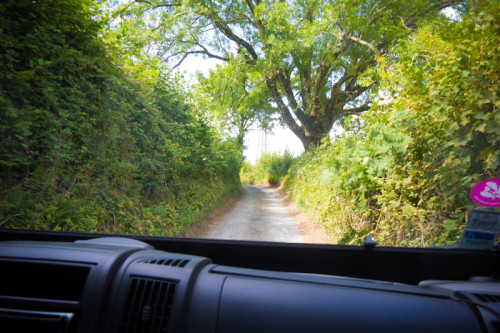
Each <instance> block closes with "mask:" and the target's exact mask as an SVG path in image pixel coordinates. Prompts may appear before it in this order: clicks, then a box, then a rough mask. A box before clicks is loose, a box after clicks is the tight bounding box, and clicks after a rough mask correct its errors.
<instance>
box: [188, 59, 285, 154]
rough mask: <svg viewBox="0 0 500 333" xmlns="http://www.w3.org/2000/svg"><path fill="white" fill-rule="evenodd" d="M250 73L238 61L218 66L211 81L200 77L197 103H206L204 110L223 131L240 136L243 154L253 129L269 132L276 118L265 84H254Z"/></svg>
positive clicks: (211, 76) (209, 78)
mask: <svg viewBox="0 0 500 333" xmlns="http://www.w3.org/2000/svg"><path fill="white" fill-rule="evenodd" d="M249 74H250V73H249V72H248V71H241V66H238V62H236V61H234V62H231V63H228V64H226V65H225V66H220V65H218V66H217V69H216V70H215V71H210V74H209V77H208V78H203V77H202V76H200V77H198V81H199V84H198V85H197V93H198V94H197V99H198V102H199V100H203V101H204V103H203V104H204V105H203V109H204V110H209V112H210V113H211V114H212V115H213V116H214V118H215V119H217V121H219V122H220V123H221V124H222V126H223V127H226V128H228V129H229V130H230V131H235V132H236V141H237V143H238V145H239V147H240V149H241V150H243V149H244V146H243V142H244V137H245V134H246V133H247V131H248V130H249V129H250V127H251V126H253V125H258V126H259V127H260V128H263V129H269V128H270V127H271V126H272V125H271V123H272V121H273V120H274V119H273V114H275V113H276V112H277V110H276V108H275V107H273V106H272V104H271V101H272V98H271V96H270V95H269V92H268V91H267V88H266V87H265V85H263V84H259V83H255V82H252V81H251V77H250V75H249Z"/></svg>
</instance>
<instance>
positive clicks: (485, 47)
mask: <svg viewBox="0 0 500 333" xmlns="http://www.w3.org/2000/svg"><path fill="white" fill-rule="evenodd" d="M499 13H500V5H499V3H498V1H494V0H477V1H475V0H464V1H427V0H423V1H420V0H415V1H406V0H401V1H394V0H387V1H371V0H361V1H355V2H354V1H313V0H304V1H279V2H275V1H253V0H245V1H240V0H235V1H184V0H182V1H167V0H151V1H139V0H136V1H128V0H119V1H118V0H114V1H113V0H110V1H105V0H95V1H94V0H65V1H55V0H35V1H32V0H15V1H14V0H7V1H2V2H1V3H0V177H1V181H0V228H13V229H36V230H51V231H78V232H91V233H118V234H141V235H152V236H172V237H201V238H215V239H239V240H256V241H276V242H297V243H330V244H348V245H360V244H363V242H364V240H365V237H366V236H371V237H372V238H373V239H374V240H375V241H376V242H377V243H378V244H379V245H384V246H405V247H406V246H412V247H428V246H435V245H447V244H456V243H458V242H459V239H460V236H461V235H462V233H463V230H464V227H465V225H466V221H467V214H468V212H469V211H470V210H471V209H472V208H478V207H481V206H488V207H490V208H489V209H490V213H491V214H493V215H491V216H497V215H495V213H494V212H495V209H496V211H498V208H495V207H498V200H499V199H500V181H499V180H498V179H496V180H495V177H499V175H500V166H499V163H500V149H499V148H500V113H499V112H498V108H499V106H500V99H499V97H498V92H499V82H500V78H499V73H500V66H499V63H500V62H499V57H500V50H499V45H500V38H499V35H500V34H499V32H500V23H499V22H500V20H499ZM485 180H489V181H487V182H485V183H484V186H483V187H482V188H481V189H480V190H477V193H478V194H477V196H478V197H477V198H479V197H481V198H482V199H481V200H483V201H481V200H479V201H478V200H476V199H477V198H476V199H474V198H471V193H470V192H471V189H472V188H473V186H475V185H476V184H478V183H480V182H482V181H485ZM488 218H490V217H488ZM492 219H493V220H494V221H498V220H499V219H498V218H497V217H493V218H492ZM492 223H493V222H492ZM494 223H496V222H494ZM495 228H496V227H494V228H493V229H495ZM497 229H498V228H497ZM490 231H491V230H490ZM498 231H500V230H497V231H496V232H498ZM491 232H493V231H491ZM475 235H476V236H477V234H475ZM491 235H492V236H491V237H493V238H496V237H497V235H498V233H495V232H493V233H492V234H491ZM488 237H490V236H488Z"/></svg>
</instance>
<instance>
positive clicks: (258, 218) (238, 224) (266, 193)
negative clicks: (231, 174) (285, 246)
mask: <svg viewBox="0 0 500 333" xmlns="http://www.w3.org/2000/svg"><path fill="white" fill-rule="evenodd" d="M243 190H244V191H245V192H244V194H243V197H242V198H241V200H240V202H239V203H238V204H237V205H236V207H235V208H234V209H233V210H232V211H231V212H230V213H229V214H228V215H227V216H226V218H225V219H224V220H223V221H222V222H221V223H220V224H219V226H218V227H217V228H216V229H215V230H214V231H213V232H212V233H211V234H210V235H209V238H217V239H234V240H253V241H269V242H290V243H302V242H303V241H304V240H303V237H302V235H301V234H300V232H299V228H298V227H297V225H296V223H295V221H294V220H293V219H292V217H291V216H290V215H289V214H288V212H287V210H286V209H285V207H284V206H283V204H282V203H281V200H280V198H279V197H278V194H277V193H276V190H274V189H271V188H265V187H259V186H243Z"/></svg>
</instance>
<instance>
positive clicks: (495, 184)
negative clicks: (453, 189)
mask: <svg viewBox="0 0 500 333" xmlns="http://www.w3.org/2000/svg"><path fill="white" fill-rule="evenodd" d="M470 197H471V199H472V200H473V201H474V202H475V203H477V204H478V205H481V206H485V207H500V178H491V179H486V180H483V181H482V182H480V183H478V184H476V185H475V186H474V187H473V188H472V190H471V191H470Z"/></svg>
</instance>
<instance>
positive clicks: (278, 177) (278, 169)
mask: <svg viewBox="0 0 500 333" xmlns="http://www.w3.org/2000/svg"><path fill="white" fill-rule="evenodd" d="M293 160H294V157H293V155H292V154H291V153H290V152H289V151H288V150H285V152H284V153H283V154H280V153H276V152H274V153H267V152H264V153H262V155H261V156H260V157H259V159H258V160H257V162H256V163H255V165H251V164H249V163H245V164H244V165H243V168H242V169H241V171H240V178H241V181H242V183H243V184H269V185H271V186H279V185H280V183H281V181H282V180H283V178H284V177H285V176H286V174H287V172H288V169H289V168H290V165H291V164H292V162H293Z"/></svg>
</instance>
